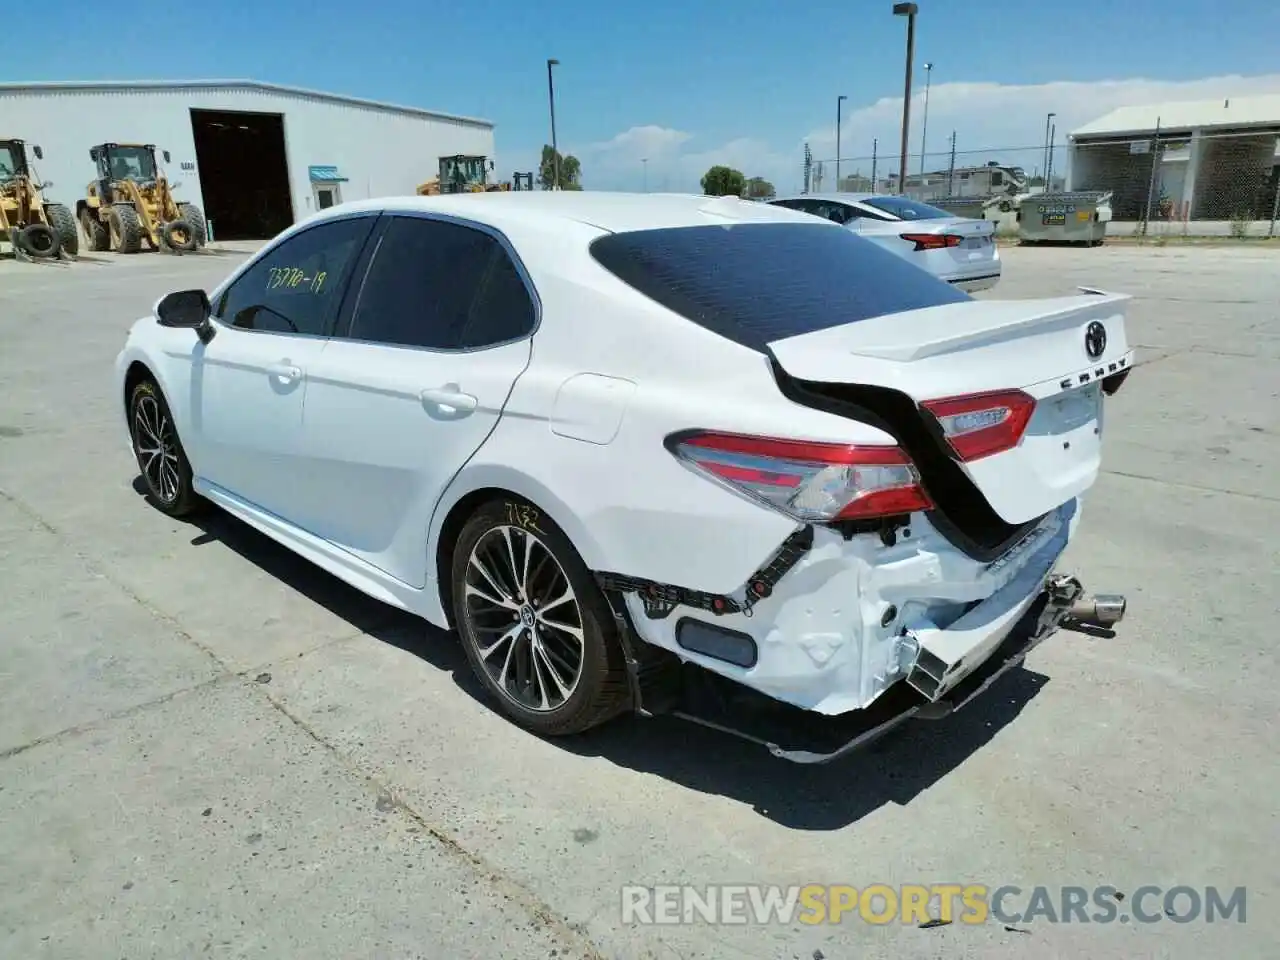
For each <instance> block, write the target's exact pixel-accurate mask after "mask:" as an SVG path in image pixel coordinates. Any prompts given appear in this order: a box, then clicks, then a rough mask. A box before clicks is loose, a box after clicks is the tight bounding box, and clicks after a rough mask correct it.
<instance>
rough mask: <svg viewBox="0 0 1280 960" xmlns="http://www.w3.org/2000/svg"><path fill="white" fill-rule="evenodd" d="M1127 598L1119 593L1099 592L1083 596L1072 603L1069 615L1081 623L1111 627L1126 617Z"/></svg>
mask: <svg viewBox="0 0 1280 960" xmlns="http://www.w3.org/2000/svg"><path fill="white" fill-rule="evenodd" d="M1125 606H1126V602H1125V598H1124V597H1123V596H1121V595H1120V594H1118V593H1099V594H1096V595H1094V596H1092V597H1081V598H1080V599H1079V600H1077V601H1076V602H1075V603H1073V604H1072V605H1071V608H1070V609H1069V610H1068V611H1067V616H1068V617H1070V618H1071V619H1072V620H1078V621H1080V622H1081V623H1091V624H1093V625H1094V626H1097V627H1109V626H1111V625H1112V624H1115V623H1119V622H1120V621H1121V620H1123V619H1124V612H1125Z"/></svg>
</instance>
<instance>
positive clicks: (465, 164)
mask: <svg viewBox="0 0 1280 960" xmlns="http://www.w3.org/2000/svg"><path fill="white" fill-rule="evenodd" d="M492 169H493V161H492V160H490V159H488V158H487V157H473V156H467V155H466V154H455V155H454V156H452V157H441V158H440V168H439V172H438V174H437V176H435V177H433V178H432V179H430V180H428V181H427V182H426V183H422V184H419V185H418V195H419V196H424V197H431V196H435V195H437V194H441V193H498V192H505V191H507V190H510V189H511V184H510V183H491V182H490V181H489V171H490V170H492Z"/></svg>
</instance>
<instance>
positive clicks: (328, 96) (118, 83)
mask: <svg viewBox="0 0 1280 960" xmlns="http://www.w3.org/2000/svg"><path fill="white" fill-rule="evenodd" d="M228 87H230V88H232V89H241V90H261V91H264V92H267V93H282V94H287V95H290V96H295V97H315V98H317V99H319V100H328V101H331V102H335V103H347V104H351V105H353V106H357V107H371V108H373V109H377V110H387V111H390V112H392V113H403V114H410V115H413V116H419V117H429V118H431V119H433V120H450V121H453V122H454V123H463V124H470V125H473V126H477V127H487V128H489V129H490V130H492V129H493V121H492V120H485V119H482V118H480V117H465V116H462V115H461V114H456V113H441V112H440V111H438V110H425V109H423V108H422V107H406V106H404V105H402V104H398V103H387V102H385V101H382V100H369V99H366V98H364V97H350V96H346V95H345V94H341V93H326V92H324V91H323V90H311V89H309V88H307V87H291V86H287V85H285V84H281V83H266V82H264V81H262V80H243V79H241V80H42V81H29V82H4V83H0V94H6V93H57V92H61V91H79V92H86V93H87V92H94V91H99V92H108V91H124V90H214V89H220V88H228Z"/></svg>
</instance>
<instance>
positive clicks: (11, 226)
mask: <svg viewBox="0 0 1280 960" xmlns="http://www.w3.org/2000/svg"><path fill="white" fill-rule="evenodd" d="M31 153H32V154H33V155H34V156H35V158H36V159H37V160H43V159H44V151H42V150H41V149H40V148H39V147H37V146H35V145H32V147H31ZM51 186H53V184H52V183H36V178H35V173H34V171H33V170H32V168H31V164H30V163H29V162H28V160H27V146H26V143H25V142H24V141H22V140H15V139H11V138H6V137H0V240H8V241H9V242H10V243H11V244H13V252H14V255H15V256H19V257H23V256H25V257H32V258H41V259H43V258H45V257H56V256H59V255H64V256H68V257H74V256H75V255H76V254H77V253H79V252H80V236H79V234H77V233H76V221H75V217H73V216H72V215H71V211H70V210H69V209H67V207H65V206H64V205H63V204H61V203H49V202H48V201H47V200H45V199H44V194H43V191H44V189H45V188H46V187H51Z"/></svg>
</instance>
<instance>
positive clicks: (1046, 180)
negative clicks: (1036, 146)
mask: <svg viewBox="0 0 1280 960" xmlns="http://www.w3.org/2000/svg"><path fill="white" fill-rule="evenodd" d="M1056 116H1057V114H1056V113H1050V114H1046V115H1045V118H1044V157H1043V160H1044V162H1043V163H1042V164H1040V169H1041V170H1044V171H1046V173H1045V178H1044V190H1045V193H1048V192H1049V175H1048V173H1047V171H1048V169H1049V125H1050V124H1051V123H1053V118H1054V117H1056Z"/></svg>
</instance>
